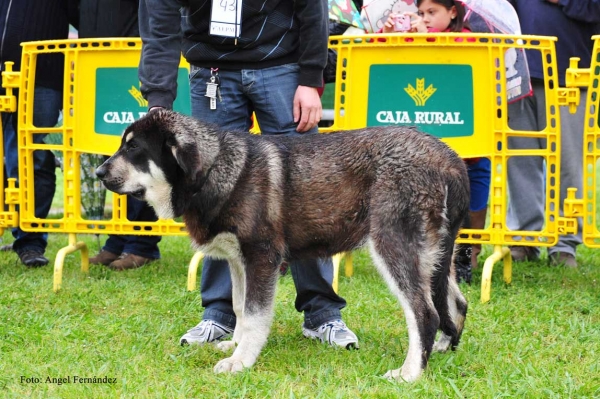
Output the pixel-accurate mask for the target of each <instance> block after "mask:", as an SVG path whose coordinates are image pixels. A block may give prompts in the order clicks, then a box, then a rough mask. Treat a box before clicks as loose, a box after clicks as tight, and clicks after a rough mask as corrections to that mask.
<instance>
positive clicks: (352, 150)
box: [96, 110, 469, 381]
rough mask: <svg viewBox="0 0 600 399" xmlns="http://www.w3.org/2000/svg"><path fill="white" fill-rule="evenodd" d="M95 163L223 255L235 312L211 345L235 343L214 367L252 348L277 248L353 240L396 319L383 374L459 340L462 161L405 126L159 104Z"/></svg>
mask: <svg viewBox="0 0 600 399" xmlns="http://www.w3.org/2000/svg"><path fill="white" fill-rule="evenodd" d="M96 173H97V175H98V177H100V178H101V179H102V181H103V182H104V185H105V186H106V188H108V189H109V190H112V191H114V192H117V193H120V194H130V195H133V196H134V197H136V198H138V199H141V200H145V201H147V202H148V203H150V205H152V206H153V207H154V209H155V210H156V213H157V214H158V216H159V217H161V218H165V219H168V218H173V217H178V216H183V219H184V221H185V224H186V228H187V230H188V232H189V234H190V236H191V238H192V240H193V242H194V243H195V245H196V247H197V249H199V250H201V251H203V252H204V253H205V254H206V255H209V256H212V257H215V258H221V259H226V260H228V261H229V264H230V266H231V267H230V269H231V276H232V281H233V307H234V309H235V313H236V316H237V325H236V328H235V331H234V334H233V341H228V342H222V343H221V344H220V346H221V348H223V349H230V348H235V350H234V352H233V354H232V356H231V357H229V358H226V359H223V360H221V361H220V362H218V363H217V365H216V366H215V371H216V372H237V371H240V370H242V369H243V368H244V367H250V366H252V365H253V364H254V363H255V362H256V359H257V357H258V355H259V353H260V351H261V349H262V347H263V346H264V344H265V343H266V340H267V336H268V334H269V330H270V327H271V322H272V319H273V305H274V303H273V302H274V298H275V288H276V282H277V276H278V266H279V264H280V262H281V261H282V259H284V258H285V259H288V260H295V259H302V258H313V257H327V256H331V255H333V254H336V253H339V252H343V251H349V250H352V249H354V248H357V247H360V246H362V245H365V244H366V245H367V246H368V247H369V250H370V252H371V255H372V258H373V261H374V263H375V265H376V267H377V269H378V270H379V272H380V274H381V275H382V276H383V278H384V280H385V282H386V283H387V285H388V286H389V288H390V290H391V292H392V293H393V294H394V295H395V296H396V297H397V298H398V301H399V302H400V304H401V305H402V308H403V310H404V314H405V317H406V322H407V325H408V337H409V345H408V355H407V357H406V360H405V362H404V364H403V366H402V367H401V368H400V369H397V370H391V371H389V372H388V373H387V374H386V376H387V377H388V378H394V379H397V380H406V381H414V380H416V379H417V378H419V376H420V375H421V373H422V370H423V369H424V368H425V366H426V365H427V361H428V359H429V356H430V354H431V351H432V350H438V351H446V350H447V349H448V348H450V347H451V348H454V347H455V346H456V345H457V344H458V342H459V339H460V336H461V333H462V329H463V325H464V320H465V317H466V313H467V302H466V300H465V298H464V297H463V295H462V294H461V292H460V290H459V288H458V285H457V284H456V282H455V281H454V278H452V276H451V275H450V272H449V271H450V264H451V262H452V257H453V247H454V240H455V237H456V235H457V232H458V230H459V228H460V226H461V223H462V222H463V219H464V218H465V217H466V215H467V213H468V207H469V181H468V177H467V171H466V168H465V165H464V162H463V161H462V160H461V159H460V158H459V157H458V156H457V155H456V153H454V152H453V151H452V150H451V149H450V148H449V147H448V146H447V145H445V144H444V143H442V142H441V141H439V140H438V139H436V138H435V137H432V136H430V135H427V134H424V133H422V132H420V131H418V130H417V129H416V128H407V127H378V128H368V129H361V130H355V131H347V132H339V133H335V134H327V135H325V134H315V135H307V136H303V137H273V136H262V137H261V136H253V135H250V134H248V133H245V132H231V131H223V130H220V129H218V128H216V127H215V126H212V125H207V124H205V123H202V122H200V121H198V120H195V119H193V118H190V117H187V116H184V115H181V114H178V113H176V112H172V111H165V110H161V111H156V112H150V113H149V114H148V115H146V116H145V117H143V118H142V119H140V120H138V121H136V122H135V123H133V124H132V125H131V126H129V127H128V128H127V129H126V130H125V133H124V134H123V138H122V142H121V146H120V148H119V149H118V151H117V152H116V153H115V154H114V155H113V156H112V157H111V158H109V159H108V160H107V161H106V162H105V163H104V164H103V165H102V166H100V167H99V168H98V169H97V171H96ZM438 329H439V330H441V334H440V337H439V339H438V341H437V342H435V344H434V340H435V336H436V333H437V330H438ZM236 345H237V347H236Z"/></svg>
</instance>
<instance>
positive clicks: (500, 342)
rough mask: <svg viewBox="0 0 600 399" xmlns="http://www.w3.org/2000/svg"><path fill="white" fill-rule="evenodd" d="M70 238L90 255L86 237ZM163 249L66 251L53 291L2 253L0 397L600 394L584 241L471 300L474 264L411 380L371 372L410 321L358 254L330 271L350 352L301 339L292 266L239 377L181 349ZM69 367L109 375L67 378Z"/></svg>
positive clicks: (518, 268) (186, 301)
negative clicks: (126, 254) (459, 307)
mask: <svg viewBox="0 0 600 399" xmlns="http://www.w3.org/2000/svg"><path fill="white" fill-rule="evenodd" d="M8 236H9V234H5V236H4V238H5V241H10V240H9V238H8ZM79 238H80V239H83V240H84V241H87V242H88V245H89V247H90V250H91V252H92V253H93V252H95V251H97V249H98V248H97V243H96V239H95V237H94V236H80V237H79ZM104 239H105V237H101V242H104ZM65 245H67V238H66V236H63V235H51V236H50V243H49V248H48V252H47V254H48V255H49V256H50V257H51V258H53V257H54V255H55V254H56V251H57V250H58V249H60V248H61V247H63V246H65ZM160 245H161V250H162V254H163V258H162V260H160V261H158V262H155V263H153V264H151V265H148V266H146V267H144V268H141V269H138V270H132V271H128V272H120V273H119V272H113V271H111V270H108V269H107V268H105V267H101V266H91V269H90V273H89V275H85V274H83V273H81V271H80V270H79V255H78V254H73V255H69V256H68V257H67V260H66V263H65V271H64V276H63V290H62V291H61V292H60V293H58V294H55V293H54V292H52V272H53V270H52V267H43V268H39V269H26V268H25V267H23V266H21V265H20V264H19V263H18V262H17V257H16V255H15V254H12V253H6V254H2V256H1V257H0V280H1V281H2V284H1V285H0V320H2V324H1V325H0V337H1V339H0V354H1V355H0V397H7V398H22V397H32V398H82V397H94V398H113V397H122V398H266V397H269V398H357V397H360V398H411V399H414V398H432V397H436V398H441V397H451V398H463V397H464V398H498V397H523V398H586V397H587V398H594V397H595V398H598V397H600V362H598V358H599V357H600V287H599V281H600V267H599V266H600V253H598V251H593V250H591V249H588V248H582V249H581V251H580V254H579V255H578V256H579V259H578V260H579V263H580V267H579V268H578V269H577V270H568V269H563V268H551V267H549V266H547V265H546V264H545V263H543V262H540V263H519V264H515V265H514V273H513V283H512V285H505V284H504V283H503V282H502V276H501V273H502V270H501V267H500V266H497V267H496V270H495V271H494V276H493V285H492V301H491V302H490V303H488V304H481V303H480V302H479V288H480V282H481V269H478V270H476V272H475V275H474V282H473V285H472V286H467V285H463V286H462V289H463V292H464V293H465V295H466V296H467V298H468V300H469V304H470V305H469V306H470V308H469V315H468V318H467V323H466V327H465V331H464V335H463V340H462V342H461V345H460V346H459V347H458V349H457V350H456V351H455V352H451V353H447V354H434V355H433V356H432V357H431V360H430V363H429V366H428V368H427V369H426V371H425V373H424V375H423V378H422V379H421V380H420V381H418V382H416V383H413V384H401V383H393V382H389V381H387V380H385V379H383V378H382V377H381V376H382V375H383V374H384V373H385V372H386V371H387V370H389V369H392V368H398V367H400V366H401V364H402V362H403V360H404V357H405V355H406V349H407V336H406V325H405V322H404V319H403V316H402V312H401V310H400V309H399V307H398V305H397V303H396V301H395V299H394V298H393V297H392V296H391V294H389V293H388V291H387V289H386V288H385V286H384V284H383V283H382V281H381V279H380V278H379V276H378V275H377V273H376V271H375V269H374V268H373V267H372V265H371V263H370V261H369V259H368V256H367V255H366V253H364V252H358V253H357V255H356V259H355V264H356V267H355V275H354V276H353V277H351V278H346V277H341V279H340V292H341V294H342V295H343V296H344V297H345V298H346V300H347V301H348V306H347V308H346V309H345V310H344V311H343V315H344V319H345V321H346V322H347V323H348V325H349V326H351V328H352V329H353V330H354V331H355V332H356V333H357V335H358V337H359V339H360V343H361V348H360V350H358V351H346V350H335V349H333V348H329V347H326V346H324V345H321V344H319V343H317V342H315V341H309V340H307V339H305V338H303V337H302V335H301V332H300V325H301V323H302V316H301V315H300V314H299V313H297V312H296V311H295V309H294V299H295V291H294V287H293V282H292V279H291V277H290V276H289V275H288V276H285V277H283V278H281V279H280V282H279V286H278V293H277V306H276V317H275V322H274V324H273V328H272V332H271V335H270V337H269V341H268V343H267V345H266V347H265V348H264V350H263V353H262V354H261V356H260V357H259V360H258V362H257V364H256V365H255V366H254V367H253V368H252V369H250V370H249V371H246V372H243V373H241V374H238V375H215V374H214V373H213V371H212V367H213V366H214V365H215V363H216V362H217V361H218V360H220V359H221V358H222V357H223V354H222V353H221V352H219V351H218V350H217V349H215V348H214V347H212V346H207V347H181V346H179V344H178V338H179V337H180V336H181V335H182V334H183V333H184V332H185V331H186V330H187V329H188V328H190V327H192V326H194V325H195V324H196V323H197V322H198V321H199V318H200V315H201V311H202V309H201V302H200V297H199V295H198V293H197V292H187V291H186V289H185V287H186V278H187V277H186V273H187V264H188V262H189V259H190V258H191V256H192V251H191V249H190V245H189V242H188V239H187V238H184V237H165V238H163V241H162V242H161V244H160ZM486 250H487V252H488V253H489V250H490V249H489V248H486ZM73 376H79V377H94V376H97V377H105V376H106V377H109V378H114V379H115V382H114V383H91V382H87V383H79V382H78V383H75V382H74V381H73V378H74V377H73ZM48 377H50V380H48ZM67 377H70V381H69V382H66V383H61V384H59V383H58V378H67ZM27 378H30V380H27ZM31 378H37V379H39V382H34V381H36V380H31ZM52 378H55V380H54V381H55V382H47V381H52Z"/></svg>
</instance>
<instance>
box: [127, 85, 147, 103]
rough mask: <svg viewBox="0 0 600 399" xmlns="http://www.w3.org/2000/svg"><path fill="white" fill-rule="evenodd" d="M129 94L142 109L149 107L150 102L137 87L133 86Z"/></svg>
mask: <svg viewBox="0 0 600 399" xmlns="http://www.w3.org/2000/svg"><path fill="white" fill-rule="evenodd" d="M129 94H131V97H133V98H135V101H137V102H138V104H139V106H140V107H148V101H146V100H145V99H144V97H143V96H142V92H140V91H139V90H138V89H137V88H136V87H135V86H131V89H129Z"/></svg>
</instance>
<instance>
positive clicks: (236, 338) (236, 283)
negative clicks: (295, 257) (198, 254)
mask: <svg viewBox="0 0 600 399" xmlns="http://www.w3.org/2000/svg"><path fill="white" fill-rule="evenodd" d="M229 271H230V273H231V288H232V291H231V302H232V304H233V311H234V313H235V317H236V324H235V329H234V330H233V338H232V339H231V340H229V341H221V342H219V343H218V344H217V348H219V349H220V350H222V351H223V352H229V351H231V350H233V349H235V346H236V344H239V343H240V342H241V340H242V332H243V330H242V327H241V326H242V324H243V323H242V322H241V321H242V318H243V310H244V301H245V298H246V269H245V265H244V263H243V260H241V259H233V260H232V259H230V260H229Z"/></svg>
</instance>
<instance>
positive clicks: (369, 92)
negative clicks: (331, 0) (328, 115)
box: [327, 33, 572, 302]
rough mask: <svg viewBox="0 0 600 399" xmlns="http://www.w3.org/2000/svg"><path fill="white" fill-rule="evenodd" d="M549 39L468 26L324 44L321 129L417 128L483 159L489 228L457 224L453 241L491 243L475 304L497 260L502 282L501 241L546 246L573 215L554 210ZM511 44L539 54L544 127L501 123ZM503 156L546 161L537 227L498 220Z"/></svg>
mask: <svg viewBox="0 0 600 399" xmlns="http://www.w3.org/2000/svg"><path fill="white" fill-rule="evenodd" d="M554 41H555V39H554V38H548V37H540V36H507V35H490V34H472V33H469V34H467V35H465V34H439V35H435V37H432V36H431V35H419V34H415V35H410V36H408V35H396V34H392V35H365V36H353V37H352V36H339V37H332V38H331V39H330V48H333V49H334V50H335V51H336V52H337V54H338V68H337V75H336V86H335V102H334V122H333V126H332V127H331V128H328V129H327V131H335V130H343V129H355V128H362V127H365V126H378V125H387V124H396V125H417V126H419V127H421V128H422V129H423V130H424V131H426V132H429V133H431V134H433V135H436V136H438V137H440V138H442V140H444V141H445V142H447V143H448V144H449V145H450V146H451V147H453V148H454V149H455V150H456V151H457V152H458V153H459V154H460V155H461V156H462V157H464V158H472V157H489V158H490V160H491V163H492V176H491V193H490V200H489V215H490V221H491V222H490V225H489V226H488V227H487V228H485V229H483V230H476V229H463V230H461V233H460V238H459V242H468V243H476V242H479V243H483V244H489V245H493V246H494V253H493V255H492V256H490V258H488V260H486V262H485V265H484V271H483V281H482V288H481V291H482V294H481V298H482V301H484V302H485V301H487V300H489V298H490V287H491V275H492V268H493V265H494V263H495V262H496V261H498V260H501V259H504V268H505V275H504V279H505V281H506V282H507V283H509V282H510V280H511V276H510V275H511V262H510V252H509V251H508V249H506V248H502V246H503V245H535V246H552V245H554V244H555V243H556V242H557V239H558V235H559V234H560V233H561V231H564V230H565V227H564V226H565V225H568V224H569V223H571V222H572V220H571V219H566V218H559V214H558V192H559V176H560V173H559V165H560V140H559V139H558V137H559V136H558V135H559V129H560V120H559V115H558V112H557V107H558V105H559V94H558V90H557V88H558V81H557V78H556V76H557V74H556V72H555V71H556V61H555V60H556V55H555V46H554ZM514 49H519V51H520V49H531V50H537V51H540V52H541V54H542V59H543V62H544V68H543V69H544V71H545V73H546V107H547V112H546V114H547V118H548V120H547V123H546V125H547V127H546V129H544V130H543V131H540V132H526V131H513V130H512V129H510V128H509V126H508V119H507V100H506V93H507V89H509V88H508V87H507V83H506V70H507V67H509V65H507V63H506V62H505V55H506V54H507V52H509V51H515V50H514ZM430 104H431V105H430ZM509 137H543V138H545V139H546V140H547V143H548V145H547V148H546V149H544V150H515V149H511V148H509V146H508V138H509ZM512 156H539V157H543V158H544V160H545V162H546V165H547V175H546V188H547V195H546V212H545V214H546V222H545V225H544V228H543V230H541V231H510V230H508V228H507V227H506V222H505V220H506V210H507V203H506V201H507V187H506V169H507V160H508V158H509V157H512ZM567 222H569V223H567ZM347 257H348V256H347Z"/></svg>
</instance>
